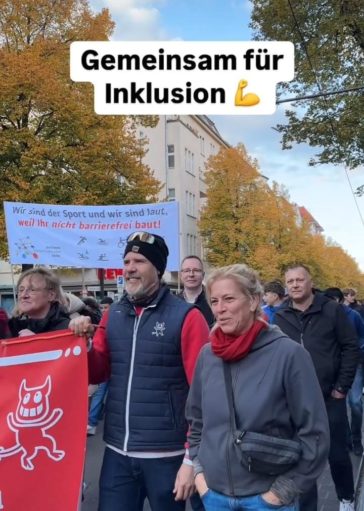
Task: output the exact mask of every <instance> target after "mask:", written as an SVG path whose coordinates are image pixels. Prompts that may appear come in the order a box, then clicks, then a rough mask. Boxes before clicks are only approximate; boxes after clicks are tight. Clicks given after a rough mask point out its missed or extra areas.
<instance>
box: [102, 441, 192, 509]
mask: <svg viewBox="0 0 364 511" xmlns="http://www.w3.org/2000/svg"><path fill="white" fill-rule="evenodd" d="M183 457H184V455H183V454H182V455H181V456H173V457H170V458H154V459H145V458H144V459H143V458H131V457H129V456H123V455H122V454H119V453H117V452H115V451H113V450H112V449H109V448H108V447H106V449H105V454H104V461H103V464H102V468H101V475H100V495H99V508H98V511H143V505H144V500H145V499H146V498H147V499H148V501H149V504H150V508H151V510H152V511H185V505H186V503H185V501H175V500H174V494H173V488H174V482H175V479H176V475H177V472H178V470H179V468H180V466H181V464H182V461H183Z"/></svg>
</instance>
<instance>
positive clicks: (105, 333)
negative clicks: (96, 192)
mask: <svg viewBox="0 0 364 511" xmlns="http://www.w3.org/2000/svg"><path fill="white" fill-rule="evenodd" d="M167 257H168V248H167V245H166V243H165V241H164V239H163V238H162V237H160V236H158V235H156V234H151V233H147V232H135V233H133V234H131V235H130V236H129V238H128V240H127V245H126V248H125V253H124V278H125V294H124V295H123V296H122V298H121V299H120V301H119V302H118V303H115V304H113V305H111V307H110V309H109V311H106V312H105V313H104V315H103V317H102V319H101V322H100V326H99V328H98V329H97V331H96V333H95V337H94V339H93V347H92V349H91V350H90V352H89V370H90V380H91V383H99V382H102V381H106V380H107V379H110V383H109V393H108V397H107V401H106V410H105V430H104V440H105V443H106V449H105V455H104V461H103V466H102V470H101V476H100V499H99V508H98V509H99V511H142V510H143V503H144V500H145V499H146V498H148V500H149V504H150V507H151V509H152V511H182V510H184V509H185V502H184V501H185V500H186V499H187V498H189V497H190V496H191V495H192V493H193V491H194V480H193V467H192V463H191V460H190V459H189V457H188V455H186V454H185V449H184V447H185V441H186V438H187V422H186V419H185V413H184V409H185V403H186V399H187V393H188V390H189V384H190V382H191V380H192V375H193V371H194V368H195V363H196V359H197V356H198V354H199V352H200V348H201V347H202V345H203V344H204V343H205V342H206V341H207V339H208V326H207V324H206V321H205V319H204V317H203V316H202V314H201V312H200V311H199V310H198V309H197V308H195V307H193V306H192V305H189V304H187V303H184V302H183V301H182V300H180V299H178V298H177V297H175V296H173V295H172V294H171V293H170V291H169V289H168V288H167V286H166V285H164V284H163V283H162V281H161V279H162V276H163V273H164V271H165V269H166V265H167ZM70 328H71V329H72V330H73V331H74V332H75V333H76V334H83V333H88V334H91V335H93V333H94V330H95V329H94V327H93V325H92V324H91V321H90V319H89V318H87V317H81V316H80V317H78V318H75V319H73V320H72V322H71V324H70Z"/></svg>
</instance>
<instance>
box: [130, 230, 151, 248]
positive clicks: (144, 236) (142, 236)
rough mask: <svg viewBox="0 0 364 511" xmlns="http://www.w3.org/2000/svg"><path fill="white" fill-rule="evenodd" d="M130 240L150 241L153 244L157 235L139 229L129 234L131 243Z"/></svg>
mask: <svg viewBox="0 0 364 511" xmlns="http://www.w3.org/2000/svg"><path fill="white" fill-rule="evenodd" d="M130 241H142V242H143V243H149V244H150V245H153V243H154V242H155V236H153V234H150V233H149V232H143V231H138V232H133V234H130V236H128V239H127V242H128V243H129V242H130Z"/></svg>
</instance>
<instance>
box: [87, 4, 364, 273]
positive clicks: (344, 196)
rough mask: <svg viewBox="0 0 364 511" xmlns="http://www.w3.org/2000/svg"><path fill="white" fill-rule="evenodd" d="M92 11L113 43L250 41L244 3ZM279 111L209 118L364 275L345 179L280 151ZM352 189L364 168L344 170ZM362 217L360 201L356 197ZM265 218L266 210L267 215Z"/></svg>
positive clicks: (307, 151) (303, 154)
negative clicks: (102, 14) (109, 28)
mask: <svg viewBox="0 0 364 511" xmlns="http://www.w3.org/2000/svg"><path fill="white" fill-rule="evenodd" d="M90 4H91V6H92V7H93V8H94V9H95V10H100V9H101V8H102V7H107V8H108V9H109V10H110V13H111V16H112V18H113V20H114V22H115V23H116V27H115V32H114V35H113V39H114V40H169V39H183V40H190V41H197V40H205V41H215V40H217V41H218V40H221V41H223V40H229V41H235V40H236V41H248V40H251V39H252V35H251V32H250V30H249V27H248V25H249V19H250V12H251V7H250V3H249V2H248V1H246V0H92V1H91V2H90ZM284 108H287V106H285V107H283V106H280V107H279V108H278V109H277V112H276V113H275V114H274V115H270V116H214V117H212V118H213V120H214V122H215V124H216V126H217V128H218V130H219V131H220V133H221V135H222V136H223V137H224V138H225V139H226V141H227V142H229V143H230V144H233V145H236V144H237V143H239V142H242V143H243V144H244V145H245V146H246V148H247V150H248V152H249V154H250V155H251V156H253V157H255V158H257V159H258V162H259V166H260V169H261V172H262V173H263V174H264V175H265V176H267V177H268V178H269V180H270V181H271V182H272V181H277V182H278V183H281V184H284V185H285V186H286V188H287V189H288V191H289V194H290V197H291V200H292V201H294V202H296V203H297V204H298V205H300V206H305V208H306V209H308V210H309V211H310V212H311V214H312V215H313V216H314V217H315V219H316V220H317V221H318V223H319V224H320V225H321V226H322V227H323V228H324V234H325V235H326V236H327V237H330V238H332V239H333V240H334V241H336V242H337V243H339V244H340V245H341V246H342V247H343V248H344V249H345V250H346V251H347V252H348V253H349V254H350V255H351V256H353V257H354V258H355V259H356V261H357V262H358V263H359V265H360V267H361V269H362V270H363V271H364V226H363V224H362V221H361V219H360V216H359V213H358V211H357V207H356V205H355V202H354V198H353V195H352V193H351V190H350V185H349V182H348V177H347V175H346V173H345V169H344V168H343V167H342V166H337V167H334V166H329V165H321V166H319V167H310V166H309V165H308V161H309V159H310V156H311V155H312V154H314V151H313V150H312V149H311V148H310V147H308V146H305V145H299V146H297V145H295V146H294V148H293V149H292V150H289V151H287V150H286V151H283V150H282V149H281V145H280V136H279V134H278V133H277V132H276V131H274V130H273V129H272V128H273V127H274V126H275V125H276V124H277V123H279V122H282V121H283V119H284ZM349 179H350V182H351V185H352V187H353V188H354V189H355V188H356V187H357V186H359V185H361V184H364V168H361V169H359V170H356V171H349ZM357 203H358V205H359V208H360V211H361V214H362V216H363V217H364V197H362V198H358V199H357ZM267 215H269V211H267Z"/></svg>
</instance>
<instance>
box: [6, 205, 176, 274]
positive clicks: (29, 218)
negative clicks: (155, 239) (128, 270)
mask: <svg viewBox="0 0 364 511" xmlns="http://www.w3.org/2000/svg"><path fill="white" fill-rule="evenodd" d="M4 210H5V220H6V231H7V235H8V245H9V255H10V262H11V263H12V264H23V263H30V264H46V265H54V266H66V267H76V268H117V269H119V268H122V267H123V256H124V250H125V247H126V243H127V238H128V236H129V234H131V233H132V232H135V231H149V232H152V233H154V234H159V235H160V236H162V237H163V238H164V239H165V241H166V243H167V245H168V248H169V257H168V265H167V269H168V270H171V271H173V270H178V268H179V236H178V232H179V228H178V225H179V222H178V202H177V201H173V202H167V203H156V204H135V205H130V204H128V205H125V206H117V205H113V206H65V205H54V206H52V205H49V204H47V205H42V204H27V203H16V202H4Z"/></svg>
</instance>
